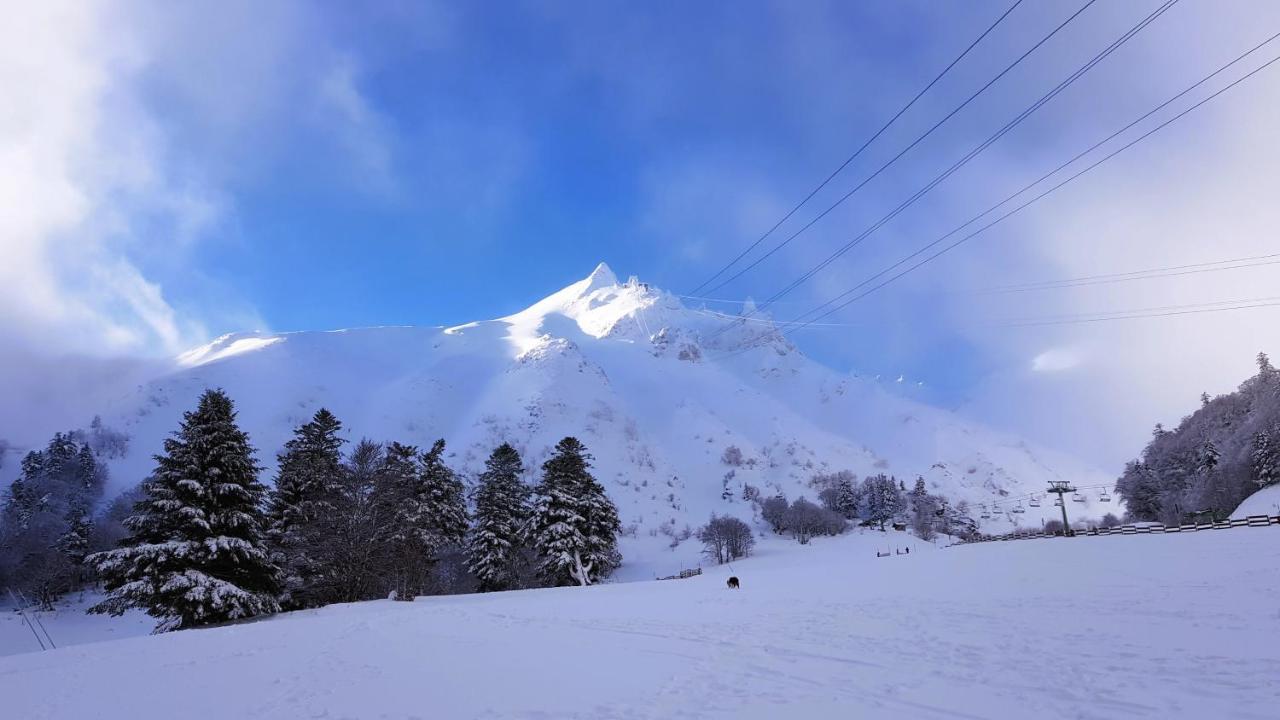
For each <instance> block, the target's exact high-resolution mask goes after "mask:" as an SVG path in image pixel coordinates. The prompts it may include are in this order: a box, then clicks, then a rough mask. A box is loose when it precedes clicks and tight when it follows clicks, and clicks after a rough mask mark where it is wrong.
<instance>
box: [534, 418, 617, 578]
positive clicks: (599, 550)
mask: <svg viewBox="0 0 1280 720" xmlns="http://www.w3.org/2000/svg"><path fill="white" fill-rule="evenodd" d="M590 460H591V456H590V455H588V454H587V452H586V448H585V447H584V446H583V445H582V443H581V442H579V441H578V440H577V439H576V438H572V437H566V438H564V439H563V440H561V441H560V442H559V443H557V444H556V452H555V454H554V455H552V456H551V458H550V459H548V460H547V461H546V462H545V463H543V465H542V482H540V483H539V484H538V486H537V488H536V489H535V493H536V495H537V502H536V504H535V505H534V517H533V523H532V539H533V544H534V546H535V548H536V549H537V551H538V554H539V555H540V556H541V558H542V566H541V571H542V574H543V577H544V578H545V579H546V580H547V581H548V582H550V583H552V584H555V585H567V584H572V583H577V584H578V585H590V584H591V583H592V582H595V581H597V580H599V579H600V578H603V577H605V576H607V575H608V574H609V573H610V572H611V571H612V570H613V569H614V568H616V567H617V566H618V565H619V564H620V563H621V560H622V558H621V555H619V553H618V550H617V536H618V532H619V530H621V527H622V524H621V522H620V521H619V519H618V511H617V508H616V507H614V505H613V503H612V502H610V501H609V498H608V496H606V495H605V491H604V487H603V486H601V485H600V483H599V482H597V481H596V479H595V478H594V477H592V475H591V473H590V471H589V468H590V467H591V464H590Z"/></svg>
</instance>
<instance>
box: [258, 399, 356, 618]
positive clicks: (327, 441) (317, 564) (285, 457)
mask: <svg viewBox="0 0 1280 720" xmlns="http://www.w3.org/2000/svg"><path fill="white" fill-rule="evenodd" d="M341 431H342V423H341V422H340V421H339V420H338V418H336V417H334V415H333V413H331V412H329V411H328V410H326V409H324V408H321V409H320V410H318V411H316V414H315V415H314V416H313V417H312V419H311V421H310V422H307V423H304V424H303V425H300V426H299V427H298V428H297V429H295V430H294V436H293V438H292V439H290V440H289V441H288V442H286V443H285V445H284V452H282V453H280V454H279V455H277V456H276V459H277V462H278V465H279V470H278V472H277V474H276V482H275V488H274V489H273V490H272V491H271V496H270V501H269V504H268V511H267V519H268V528H267V539H268V541H269V543H270V546H271V550H272V560H273V561H274V562H275V563H276V564H277V565H278V566H279V567H280V569H281V575H282V577H281V583H282V586H283V594H282V596H281V602H282V604H284V605H285V606H286V607H291V608H302V607H316V606H317V605H320V604H323V602H324V600H323V598H321V597H319V596H318V594H317V588H316V579H317V578H318V577H319V576H321V575H323V574H324V573H325V572H326V571H327V568H325V567H323V565H324V560H323V559H322V558H320V557H317V552H318V550H319V549H320V546H321V545H323V544H325V543H326V540H327V538H326V534H327V533H326V530H327V528H328V525H329V523H330V522H331V519H332V517H333V513H334V512H335V511H336V507H335V499H336V496H337V494H338V493H339V492H340V488H339V485H340V483H341V480H342V474H343V472H344V470H343V466H342V456H341V448H342V444H343V443H344V442H345V441H344V440H343V439H342V438H341V437H339V436H338V435H339V433H340V432H341Z"/></svg>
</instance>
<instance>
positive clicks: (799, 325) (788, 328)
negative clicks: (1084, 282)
mask: <svg viewBox="0 0 1280 720" xmlns="http://www.w3.org/2000/svg"><path fill="white" fill-rule="evenodd" d="M1276 38H1280V33H1276V34H1274V35H1271V36H1270V37H1268V38H1267V39H1266V40H1264V41H1262V42H1261V43H1259V44H1257V45H1255V46H1254V47H1253V48H1251V49H1249V50H1247V51H1246V52H1244V53H1243V54H1241V55H1239V56H1238V57H1236V58H1235V59H1234V60H1231V61H1230V62H1228V63H1227V64H1225V65H1223V66H1222V67H1220V68H1218V69H1217V70H1215V71H1213V72H1212V73H1210V74H1209V75H1207V76H1205V77H1204V78H1202V79H1201V80H1199V81H1197V82H1196V83H1194V84H1192V85H1191V86H1190V87H1188V88H1187V89H1185V90H1183V91H1182V92H1180V93H1178V94H1177V95H1175V96H1173V97H1172V98H1170V99H1169V100H1166V101H1165V102H1163V103H1161V104H1160V105H1158V106H1157V107H1156V108H1155V109H1153V110H1151V111H1150V112H1147V113H1146V114H1144V115H1143V116H1142V117H1140V118H1138V119H1137V120H1135V121H1133V122H1131V123H1129V124H1128V125H1126V126H1125V127H1123V128H1121V129H1120V130H1118V131H1116V132H1115V133H1112V134H1111V135H1110V136H1108V137H1107V138H1104V139H1103V140H1101V141H1099V142H1097V143H1095V144H1094V145H1093V146H1091V147H1090V148H1089V149H1087V150H1085V151H1084V152H1082V153H1080V154H1078V155H1076V156H1075V157H1074V158H1072V159H1071V160H1068V161H1067V162H1066V163H1063V164H1062V165H1059V166H1058V167H1057V168H1055V169H1054V170H1051V171H1050V172H1048V173H1046V174H1045V175H1043V176H1041V177H1040V178H1039V179H1037V180H1036V181H1034V182H1032V183H1030V184H1029V185H1027V186H1025V187H1023V188H1022V189H1021V190H1018V191H1017V192H1015V193H1013V194H1012V195H1010V196H1009V197H1007V198H1005V199H1004V200H1002V201H1000V202H999V203H996V204H995V205H993V206H992V207H991V208H988V209H987V210H985V211H983V212H982V213H980V214H978V215H976V216H974V217H973V218H971V219H970V220H968V221H966V222H965V223H963V224H962V225H960V226H959V227H957V228H955V229H953V230H951V231H950V232H948V233H946V234H944V235H942V236H940V237H939V238H937V239H935V240H933V241H932V242H930V243H928V244H926V245H925V246H923V247H921V248H919V249H917V250H916V251H915V252H913V253H911V254H910V255H907V256H906V257H904V258H902V259H901V260H898V261H897V262H896V263H894V264H893V265H890V266H889V267H888V268H885V269H884V270H881V271H880V272H878V273H876V274H875V275H872V276H871V277H869V278H867V279H866V280H863V281H862V282H861V283H859V284H858V285H855V286H854V287H853V288H850V289H849V290H846V291H845V292H843V293H841V294H840V295H838V296H836V297H835V298H832V299H831V300H828V301H826V302H825V303H823V304H821V305H819V306H818V307H817V308H815V309H814V310H810V311H809V312H806V313H804V314H803V315H801V316H799V317H797V318H796V319H793V320H789V321H786V322H785V323H783V327H784V331H783V333H782V334H783V336H785V335H787V334H790V333H791V332H794V331H796V330H800V329H803V328H804V327H806V326H807V325H810V324H812V323H815V322H817V321H819V320H822V319H824V318H826V317H828V316H830V315H832V314H833V313H835V312H838V311H839V310H841V309H843V308H845V307H848V306H849V305H851V304H853V303H854V302H856V301H858V300H860V299H861V298H864V297H866V296H867V295H869V294H871V293H873V292H875V291H876V290H879V289H880V288H883V287H884V286H886V285H888V284H890V283H892V282H894V281H896V280H897V279H899V278H901V277H902V276H904V275H906V274H908V273H910V272H913V271H915V270H916V269H918V268H920V267H921V266H923V265H925V264H927V263H929V262H931V261H933V260H935V259H937V258H938V257H940V256H942V255H943V254H945V253H947V252H950V251H951V250H953V249H955V248H956V247H959V246H960V245H962V244H964V243H965V242H968V241H969V240H971V239H972V238H974V237H976V236H978V235H980V234H982V233H983V232H985V231H986V230H988V229H990V228H991V227H994V226H995V225H997V224H999V223H1000V222H1003V221H1004V220H1006V219H1008V218H1009V217H1011V216H1013V215H1014V214H1016V213H1018V212H1021V211H1022V210H1024V209H1025V208H1027V207H1029V206H1030V205H1032V204H1034V203H1036V202H1038V201H1039V200H1041V199H1043V198H1044V197H1046V196H1048V195H1049V194H1051V193H1053V192H1055V191H1057V190H1059V189H1060V188H1062V187H1063V186H1064V185H1067V184H1068V183H1070V182H1073V181H1074V180H1076V179H1078V178H1079V177H1081V176H1083V175H1085V174H1086V173H1088V172H1090V171H1092V170H1094V169H1095V168H1097V167H1098V166H1100V165H1102V164H1103V163H1105V162H1107V161H1109V160H1111V159H1112V158H1114V157H1116V156H1117V155H1119V154H1121V153H1123V152H1125V151H1126V150H1128V149H1130V148H1132V147H1133V146H1135V145H1137V144H1139V143H1141V142H1143V141H1144V140H1146V139H1147V138H1149V137H1151V136H1152V135H1154V134H1156V133H1157V132H1159V131H1161V130H1163V129H1164V128H1166V127H1168V126H1169V125H1171V124H1173V123H1174V122H1177V121H1178V120H1180V119H1182V118H1183V117H1186V116H1187V115H1188V114H1190V113H1192V112H1194V111H1195V110H1197V109H1199V108H1200V107H1202V106H1204V105H1205V104H1206V103H1208V102H1210V101H1212V100H1214V99H1216V98H1218V97H1219V96H1221V95H1222V94H1224V93H1226V92H1227V91H1229V90H1232V89H1234V88H1235V87H1236V86H1237V85H1240V84H1241V83H1243V82H1244V81H1245V80H1248V79H1249V78H1251V77H1253V76H1254V75H1257V74H1258V73H1260V72H1262V71H1263V70H1265V69H1267V68H1269V67H1271V66H1272V65H1274V64H1275V63H1276V62H1280V55H1278V56H1276V57H1273V58H1271V59H1270V60H1268V61H1267V62H1265V63H1263V64H1262V65H1260V66H1258V67H1256V68H1254V69H1253V70H1250V71H1249V72H1248V73H1246V74H1244V75H1242V76H1240V77H1239V78H1236V79H1235V80H1233V81H1232V82H1230V83H1228V84H1227V85H1226V86H1224V87H1222V88H1220V89H1218V90H1217V91H1215V92H1213V93H1211V94H1210V95H1208V96H1206V97H1205V98H1203V99H1201V100H1199V101H1198V102H1196V103H1194V104H1192V105H1190V106H1189V107H1187V108H1185V109H1183V110H1181V111H1179V112H1178V113H1177V114H1175V115H1173V116H1172V117H1170V118H1168V119H1167V120H1165V121H1163V122H1161V123H1160V124H1159V125H1157V126H1155V127H1153V128H1152V129H1150V130H1148V131H1146V132H1145V133H1143V134H1141V135H1139V136H1138V137H1137V138H1135V139H1133V140H1131V141H1129V142H1128V143H1126V144H1124V145H1122V146H1121V147H1119V148H1117V149H1116V150H1114V151H1112V152H1110V153H1108V154H1107V155H1105V156H1104V157H1102V158H1101V159H1099V160H1097V161H1096V162H1094V163H1092V164H1091V165H1089V166H1088V167H1086V168H1084V169H1083V170H1080V171H1078V172H1076V173H1075V174H1073V175H1071V176H1070V177H1068V178H1066V179H1065V180H1063V181H1061V182H1059V183H1058V184H1056V185H1054V186H1053V187H1051V188H1049V189H1048V190H1045V191H1044V192H1041V193H1040V194H1039V195H1036V196H1035V197H1033V198H1031V199H1030V200H1028V201H1026V202H1025V203H1023V204H1021V205H1019V206H1018V207H1016V208H1014V209H1013V210H1010V211H1009V212H1007V213H1005V214H1004V215H1001V216H1000V217H998V218H996V219H995V220H993V221H992V222H990V223H987V224H986V225H984V226H982V227H980V228H978V229H977V230H975V231H973V232H971V233H969V234H968V235H965V236H964V237H962V238H960V239H959V240H957V241H955V242H953V243H951V244H950V245H947V246H945V247H944V248H942V249H941V250H939V251H938V252H936V253H934V254H933V255H930V256H929V257H926V258H925V259H923V260H921V261H920V262H918V263H916V264H914V265H912V266H910V267H908V268H907V269H905V270H903V271H901V272H899V273H898V274H896V275H893V276H892V277H890V278H888V279H887V280H885V281H883V282H881V283H880V284H878V285H875V286H873V287H871V288H870V289H868V290H866V291H864V292H862V293H860V294H858V295H856V296H854V297H852V298H850V299H849V300H846V301H845V302H843V303H840V304H839V305H836V306H835V307H833V308H831V309H829V310H827V311H826V312H823V313H822V314H820V315H817V316H816V317H814V318H812V319H810V320H806V321H803V322H802V321H801V319H802V318H804V317H806V316H808V315H811V314H813V313H814V312H816V311H817V310H819V309H821V308H824V307H827V306H829V305H831V304H832V303H833V302H835V301H836V300H839V299H840V298H843V297H848V296H849V295H851V294H852V293H854V292H856V291H857V290H859V289H861V288H863V287H865V286H866V285H867V284H869V283H870V282H872V281H874V280H875V279H876V278H879V277H883V276H884V275H886V274H888V273H889V272H892V271H893V270H894V269H896V268H898V267H901V266H902V265H904V264H906V263H907V262H909V261H910V260H911V259H913V258H915V257H918V256H920V255H922V254H924V253H925V252H927V251H928V250H929V249H930V248H933V247H936V246H937V245H939V244H940V243H942V242H943V241H944V240H946V239H947V238H949V237H951V236H953V235H955V234H956V233H957V232H959V231H961V230H963V229H964V228H965V227H968V226H969V225H971V224H973V223H974V222H976V221H977V220H979V219H981V218H982V217H985V216H986V215H988V214H990V213H991V212H993V211H995V210H997V209H998V208H1000V207H1001V206H1003V205H1004V204H1006V203H1008V202H1009V201H1010V200H1012V199H1014V198H1016V197H1018V196H1019V195H1021V194H1023V193H1024V192H1026V191H1027V190H1029V189H1031V188H1032V187H1034V186H1036V185H1038V184H1040V183H1041V182H1043V181H1044V180H1045V179H1047V178H1049V177H1051V176H1052V175H1054V174H1056V173H1057V172H1059V171H1060V170H1062V169H1064V168H1066V167H1067V166H1069V165H1071V164H1073V163H1075V162H1076V161H1077V160H1079V159H1080V158H1081V157H1083V156H1085V155H1087V154H1089V153H1090V152H1092V151H1093V150H1095V149H1097V148H1098V147H1100V146H1101V145H1104V144H1106V143H1107V142H1109V141H1110V140H1112V139H1114V138H1115V137H1116V136H1117V135H1119V134H1121V133H1123V132H1125V131H1126V130H1128V129H1130V128H1132V127H1133V126H1134V125H1136V124H1137V123H1139V122H1141V121H1142V120H1144V119H1146V118H1147V117H1149V116H1150V115H1152V114H1153V113H1155V112H1157V111H1159V110H1160V109H1162V108H1164V107H1166V106H1167V105H1169V104H1170V103H1171V102H1173V101H1175V100H1177V99H1178V98H1180V97H1182V96H1183V95H1185V94H1187V93H1188V92H1190V91H1191V90H1193V89H1195V88H1196V87H1198V86H1200V85H1202V84H1203V83H1204V82H1206V81H1207V80H1209V79H1211V78H1213V77H1215V76H1217V75H1218V74H1220V73H1222V72H1223V71H1224V70H1226V69H1228V68H1230V67H1231V66H1233V65H1235V64H1236V63H1238V62H1240V61H1241V60H1243V59H1244V58H1246V57H1248V56H1249V55H1251V54H1253V53H1254V52H1256V51H1257V50H1258V49H1260V48H1261V47H1263V46H1265V45H1267V44H1269V43H1271V42H1273V41H1274V40H1275V39H1276ZM744 320H745V317H740V318H738V320H737V322H742V321H744ZM737 322H735V323H731V324H730V325H728V326H726V327H725V328H722V329H721V330H720V331H719V332H717V333H715V334H713V335H712V336H711V338H714V337H717V336H719V335H720V334H722V333H723V332H725V331H726V330H727V329H728V327H730V326H732V325H733V324H737ZM708 339H710V338H708ZM756 346H757V345H751V344H749V345H747V346H745V347H743V348H739V349H737V350H735V351H731V352H729V353H726V354H725V355H723V356H721V357H722V359H728V358H729V357H733V356H736V355H738V354H741V353H744V352H747V351H748V350H751V349H752V348H754V347H756Z"/></svg>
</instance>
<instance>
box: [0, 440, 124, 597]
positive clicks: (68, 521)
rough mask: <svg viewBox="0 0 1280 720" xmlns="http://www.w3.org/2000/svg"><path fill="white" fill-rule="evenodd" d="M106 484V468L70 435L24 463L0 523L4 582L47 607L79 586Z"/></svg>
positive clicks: (12, 485) (82, 578) (7, 497)
mask: <svg viewBox="0 0 1280 720" xmlns="http://www.w3.org/2000/svg"><path fill="white" fill-rule="evenodd" d="M105 481H106V472H105V469H104V468H103V466H101V465H99V464H98V462H97V460H96V458H95V457H94V454H93V451H92V450H91V449H90V448H89V446H88V445H86V444H83V443H77V442H76V441H75V439H74V433H57V434H55V435H54V436H53V439H52V440H51V441H50V442H49V444H48V446H47V447H45V448H44V449H43V450H39V451H32V452H30V453H28V454H27V455H26V457H25V458H23V461H22V467H21V472H20V474H19V476H18V477H17V478H16V479H15V480H14V481H13V483H12V484H11V486H10V488H9V492H8V494H7V495H6V497H5V501H4V504H3V508H2V514H3V522H0V526H3V530H4V536H3V537H2V538H0V547H3V550H4V552H3V553H0V574H3V575H5V576H6V577H7V578H8V580H7V582H9V583H12V584H13V585H14V586H15V587H17V588H19V589H21V590H22V591H23V592H24V593H27V594H29V595H31V596H33V597H34V598H35V599H36V600H37V601H38V602H39V603H40V604H41V605H42V606H45V607H51V606H52V604H53V602H54V601H55V600H57V599H58V597H59V596H61V595H62V594H64V593H66V592H69V591H71V590H75V589H77V588H79V587H81V586H83V584H84V580H85V573H84V571H83V567H82V563H83V561H84V556H85V553H86V552H87V550H88V546H89V538H90V535H91V534H92V532H93V522H92V512H93V508H94V506H95V505H96V504H97V502H98V500H99V499H100V498H101V496H102V489H103V485H104V484H105Z"/></svg>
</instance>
